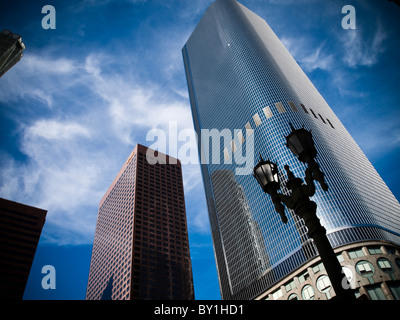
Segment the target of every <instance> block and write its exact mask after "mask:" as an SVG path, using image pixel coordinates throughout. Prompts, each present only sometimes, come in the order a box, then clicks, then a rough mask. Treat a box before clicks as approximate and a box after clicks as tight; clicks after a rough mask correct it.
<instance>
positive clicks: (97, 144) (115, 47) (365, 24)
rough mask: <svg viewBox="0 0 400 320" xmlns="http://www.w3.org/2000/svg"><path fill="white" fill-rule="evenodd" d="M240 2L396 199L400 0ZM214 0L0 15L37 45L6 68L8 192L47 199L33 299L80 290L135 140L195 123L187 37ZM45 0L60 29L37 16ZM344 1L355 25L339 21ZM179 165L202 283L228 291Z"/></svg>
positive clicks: (1, 188)
mask: <svg viewBox="0 0 400 320" xmlns="http://www.w3.org/2000/svg"><path fill="white" fill-rule="evenodd" d="M240 2H241V3H242V4H244V5H245V6H247V7H248V8H249V9H250V10H252V11H254V12H255V13H257V14H258V15H260V16H261V17H263V18H264V19H265V20H266V21H267V22H268V23H269V25H270V26H271V27H272V29H273V30H274V31H275V33H276V34H277V35H278V37H279V38H280V39H281V40H282V42H283V43H284V44H285V46H286V47H287V48H288V49H289V51H290V52H291V53H292V55H293V56H294V57H295V59H296V60H297V61H298V62H299V64H300V66H301V67H302V68H303V70H304V71H305V72H306V73H307V75H308V76H309V77H310V79H311V81H312V82H313V83H314V85H315V86H316V87H317V89H318V90H319V91H320V93H321V94H322V96H323V97H324V98H325V100H326V101H327V102H328V104H329V105H330V106H331V107H332V109H333V110H334V112H336V114H337V115H338V117H339V119H340V120H341V121H342V122H343V124H344V125H345V126H346V127H347V129H348V130H349V132H350V134H351V135H352V136H353V137H354V139H355V141H356V142H357V143H358V144H359V146H360V147H361V149H362V150H363V151H364V152H365V154H366V155H367V157H368V158H369V159H370V161H371V162H372V163H373V165H374V166H375V168H376V169H377V170H378V172H379V173H380V175H381V176H382V178H383V179H384V180H385V182H386V183H387V185H388V186H389V188H390V189H391V190H392V192H393V193H394V195H395V196H396V197H397V198H398V199H399V198H400V186H399V184H398V181H399V180H400V171H399V167H398V165H397V164H398V162H399V160H400V108H399V101H400V94H399V83H400V72H399V70H400V68H399V67H400V38H399V37H398V35H399V34H400V22H399V20H398V16H399V14H400V7H399V6H397V5H395V4H393V3H391V2H388V1H372V0H371V1H322V0H321V1H320V0H305V1H295V0H286V1H285V0H279V1H278V0H242V1H240ZM210 3H212V1H211V0H192V1H183V0H147V1H146V0H98V1H94V0H85V1H36V0H35V1H31V0H14V1H2V10H1V12H0V22H1V24H0V28H6V29H10V30H12V31H13V32H16V33H19V34H21V35H22V38H23V41H24V43H25V45H26V47H27V49H26V50H25V54H24V57H23V58H22V59H21V61H20V62H19V63H18V64H17V65H16V66H14V67H13V68H12V69H11V70H10V71H8V72H7V73H6V74H5V75H4V76H3V77H2V78H0V122H1V126H0V137H1V140H0V196H1V197H3V198H6V199H10V200H13V201H17V202H22V203H26V204H29V205H33V206H37V207H39V208H44V209H47V210H48V214H47V221H46V224H45V226H44V229H43V232H42V236H41V239H40V243H39V246H38V249H37V253H36V257H35V260H34V263H33V266H32V270H31V275H30V278H29V281H28V285H27V289H26V292H25V299H84V297H85V292H86V285H87V276H88V271H89V264H90V256H91V248H92V242H93V237H94V229H95V224H96V217H97V208H98V204H99V201H100V199H101V197H102V196H103V195H104V193H105V191H106V190H107V188H108V186H109V185H110V184H111V182H112V180H113V179H114V177H115V176H116V174H117V173H118V171H119V169H120V168H121V166H122V165H123V163H124V161H125V160H126V159H127V157H128V156H129V154H130V152H131V151H132V150H133V148H134V147H135V145H136V143H142V144H144V145H148V146H150V145H151V144H152V143H153V142H152V141H146V135H147V133H148V132H149V130H151V129H154V128H158V129H162V130H165V131H166V132H168V128H169V124H170V123H171V122H173V123H177V124H178V130H183V129H192V128H193V124H192V119H191V112H190V107H189V100H188V94H187V87H186V79H185V74H184V68H183V62H182V57H181V48H182V47H183V45H184V43H185V42H186V40H187V39H188V37H189V36H190V34H191V32H192V31H193V29H194V28H195V26H196V24H197V23H198V21H199V20H200V18H201V16H202V14H203V13H204V12H205V10H206V8H207V7H208V5H209V4H210ZM47 4H51V5H53V6H54V7H55V9H56V29H55V30H51V29H48V30H44V29H43V28H42V26H41V21H42V18H43V17H44V14H42V13H41V9H42V7H43V6H44V5H47ZM347 4H351V5H353V6H354V7H355V9H356V29H355V30H345V29H343V28H342V26H341V21H342V18H343V17H344V16H345V15H344V14H342V13H341V9H342V7H343V6H344V5H347ZM182 143H183V142H179V143H178V148H179V146H180V145H181V144H182ZM167 147H168V148H167V149H166V150H162V151H165V152H168V153H170V154H174V153H175V154H176V152H177V150H176V148H174V147H173V146H167ZM183 178H184V187H185V198H186V209H187V219H188V227H189V240H190V246H191V257H192V267H193V277H194V286H195V295H196V298H197V299H219V298H220V294H219V286H218V279H217V274H216V267H215V261H214V254H213V249H212V243H211V233H210V227H209V222H208V216H207V209H206V204H205V197H204V191H203V185H202V180H201V175H200V170H199V166H198V165H197V164H187V165H184V168H183ZM44 265H53V266H54V267H55V269H56V289H55V290H50V289H49V290H44V289H42V287H41V279H42V277H43V276H44V275H43V274H41V268H42V267H43V266H44Z"/></svg>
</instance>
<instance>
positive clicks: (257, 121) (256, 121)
mask: <svg viewBox="0 0 400 320" xmlns="http://www.w3.org/2000/svg"><path fill="white" fill-rule="evenodd" d="M253 120H254V123H255V124H256V127H258V126H259V125H260V124H261V119H260V116H259V115H258V113H256V114H255V115H254V116H253Z"/></svg>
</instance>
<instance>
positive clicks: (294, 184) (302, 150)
mask: <svg viewBox="0 0 400 320" xmlns="http://www.w3.org/2000/svg"><path fill="white" fill-rule="evenodd" d="M290 126H291V128H292V132H291V134H290V135H289V136H287V137H286V140H287V147H288V148H289V149H290V150H291V151H292V152H293V154H294V155H295V156H296V157H298V159H299V160H300V161H302V162H306V163H307V165H308V166H307V169H306V171H305V179H304V180H305V182H306V183H305V184H304V183H303V180H302V179H300V178H297V177H295V176H294V174H293V172H292V171H290V168H289V166H288V165H285V166H284V168H285V170H286V174H287V177H288V180H287V181H286V188H287V189H289V191H290V192H291V193H290V195H284V194H281V193H278V190H279V189H280V181H279V177H278V166H277V165H276V164H274V163H273V162H271V161H269V160H267V161H265V160H263V158H262V157H261V155H260V162H259V163H258V164H257V165H256V166H255V167H254V170H253V174H254V177H255V178H256V180H257V182H258V183H259V184H260V186H261V188H262V189H263V191H264V192H266V193H268V194H269V195H271V200H272V202H273V203H274V205H275V210H276V211H277V212H278V213H279V215H280V216H281V219H282V222H283V223H287V217H286V216H285V207H284V206H283V204H285V205H286V207H288V208H289V209H293V210H294V212H295V214H297V215H298V216H300V217H301V218H302V219H303V220H304V223H305V225H306V227H307V229H308V235H309V237H310V238H312V239H313V240H314V243H315V245H316V247H317V249H318V253H319V255H320V257H321V260H322V262H323V264H324V266H325V269H326V272H327V274H328V277H329V279H330V281H331V283H332V287H333V289H334V290H335V293H336V297H337V299H343V300H354V299H355V297H354V295H353V293H352V292H351V290H346V289H344V287H343V284H342V282H343V281H346V280H345V277H344V274H343V273H342V267H341V265H340V263H339V261H338V260H337V258H336V254H335V252H334V251H333V249H332V246H331V244H330V243H329V241H328V238H327V236H326V230H325V228H324V227H323V226H321V223H320V221H319V218H318V217H317V204H316V203H315V202H314V201H311V200H310V197H312V196H313V195H314V194H315V185H314V180H317V181H318V182H319V183H320V185H321V187H322V189H323V190H325V191H327V190H328V186H327V185H326V183H325V181H324V175H323V173H322V172H321V170H320V169H319V166H318V164H317V163H316V161H315V156H316V155H317V151H316V149H315V146H314V142H313V140H312V135H311V132H309V131H307V130H305V129H304V128H303V129H298V130H296V129H294V128H293V126H292V124H290ZM282 203H283V204H282ZM347 288H348V286H347Z"/></svg>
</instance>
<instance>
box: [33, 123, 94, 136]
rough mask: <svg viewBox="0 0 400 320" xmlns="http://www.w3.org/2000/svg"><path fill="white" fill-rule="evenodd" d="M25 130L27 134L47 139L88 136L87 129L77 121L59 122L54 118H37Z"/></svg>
mask: <svg viewBox="0 0 400 320" xmlns="http://www.w3.org/2000/svg"><path fill="white" fill-rule="evenodd" d="M26 131H27V134H28V135H33V136H37V137H42V138H45V139H49V140H51V139H56V140H69V139H72V138H74V137H76V136H83V137H87V138H88V137H90V133H89V130H88V129H87V128H86V127H84V126H82V125H80V124H78V123H73V122H70V123H61V122H58V121H55V120H39V121H37V122H36V123H35V124H34V125H33V126H32V127H30V128H28V130H26Z"/></svg>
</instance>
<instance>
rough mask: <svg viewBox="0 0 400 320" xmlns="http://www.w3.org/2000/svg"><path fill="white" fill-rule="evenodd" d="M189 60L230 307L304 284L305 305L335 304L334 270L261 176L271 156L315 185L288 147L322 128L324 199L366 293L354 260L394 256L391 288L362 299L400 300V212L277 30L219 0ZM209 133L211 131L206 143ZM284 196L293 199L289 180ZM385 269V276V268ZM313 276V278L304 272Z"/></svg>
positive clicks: (334, 233)
mask: <svg viewBox="0 0 400 320" xmlns="http://www.w3.org/2000/svg"><path fill="white" fill-rule="evenodd" d="M182 54H183V60H184V65H185V71H186V78H187V83H188V89H189V97H190V104H191V108H192V114H193V121H194V127H195V130H196V132H197V134H198V136H199V141H198V142H199V153H200V158H201V159H202V165H201V168H202V175H203V181H204V186H205V193H206V198H207V205H208V211H209V218H210V223H211V229H212V239H213V244H214V252H215V257H216V263H217V270H218V276H219V282H220V290H221V295H222V298H223V299H260V298H273V299H275V298H280V297H283V296H285V297H286V296H289V294H290V292H292V293H293V292H295V288H296V287H297V288H298V289H299V291H298V292H299V294H296V297H297V298H299V299H301V298H302V299H309V298H310V299H311V298H316V299H317V296H318V294H319V295H321V296H322V295H325V296H324V297H325V298H330V297H331V296H332V293H330V291H329V281H327V280H326V276H325V278H321V277H320V278H318V284H316V281H317V278H316V275H317V274H318V272H319V271H320V270H323V269H324V268H323V266H321V264H320V261H319V260H318V252H317V250H316V248H315V246H314V244H313V242H312V240H311V239H309V238H308V236H307V230H306V227H305V225H304V222H303V221H302V220H301V219H300V218H298V217H297V216H295V215H294V213H293V212H291V211H290V210H288V209H286V214H287V215H288V217H289V221H288V223H287V224H283V223H282V221H281V218H280V216H279V214H278V213H277V212H276V211H275V208H274V205H273V203H272V201H271V199H270V197H269V196H268V195H265V194H264V193H263V192H262V190H261V188H260V186H259V185H258V184H257V182H256V180H255V178H254V177H253V176H252V169H253V167H254V165H255V162H256V161H257V160H258V155H259V154H261V155H262V156H263V158H264V159H267V158H269V159H270V160H271V161H273V162H275V163H277V164H278V166H279V170H280V171H279V175H280V178H281V181H283V182H284V181H285V180H286V179H287V178H286V174H285V171H284V170H283V165H284V164H288V165H290V168H291V170H292V171H293V173H294V174H295V175H296V176H297V177H303V176H304V170H305V165H304V164H302V163H300V162H299V161H298V160H297V159H296V158H295V157H294V156H293V155H292V153H291V152H290V150H289V149H288V148H287V147H286V145H285V141H286V140H285V136H287V135H288V134H289V133H290V132H291V129H290V125H289V122H291V123H292V124H293V126H294V127H295V128H300V127H303V126H304V127H305V128H306V129H308V130H312V134H313V138H314V141H315V144H316V148H317V151H318V155H317V159H316V160H317V162H318V163H319V165H320V167H321V170H322V171H323V172H324V174H325V180H326V182H327V184H328V185H329V191H328V192H324V191H322V189H321V188H320V186H319V185H317V186H316V194H315V196H314V197H313V200H314V201H315V202H316V203H317V205H318V211H317V214H318V217H319V218H320V220H321V224H322V225H323V226H324V227H325V228H326V229H327V235H328V239H329V241H330V242H331V244H332V246H333V248H334V249H335V251H336V252H337V254H338V259H339V261H341V262H342V265H343V263H347V265H348V267H349V268H350V267H354V270H353V271H354V276H358V277H360V278H361V280H360V283H361V284H363V283H364V282H363V281H364V280H365V281H367V280H368V279H369V278H367V277H366V275H367V274H368V272H367V273H366V271H365V270H366V269H365V266H366V265H365V264H364V265H363V264H359V263H360V262H361V261H359V260H354V259H353V258H354V257H355V258H359V257H361V256H355V255H354V252H356V251H357V250H359V251H360V250H361V251H360V252H362V253H363V254H364V255H365V257H367V256H369V253H370V252H375V251H368V250H369V249H371V248H378V250H380V251H379V252H381V253H382V257H381V258H382V259H386V256H385V255H387V256H388V257H389V258H390V259H392V260H390V259H389V260H390V261H389V260H388V261H389V262H388V263H389V264H390V265H391V266H392V267H393V268H392V271H393V273H392V274H391V278H388V280H387V281H388V283H387V286H386V287H384V288H383V287H382V288H383V289H381V288H380V287H379V288H377V291H376V292H375V291H374V290H375V289H374V288H371V287H368V286H367V287H366V289H365V290H364V289H362V290H361V289H360V288H361V287H360V285H354V286H353V289H357V290H358V293H356V294H357V295H361V294H363V293H364V292H365V293H366V295H367V296H368V297H369V298H371V297H373V296H374V297H378V296H380V295H381V292H380V291H379V290H383V291H382V292H383V295H384V296H385V297H389V293H390V292H392V293H391V294H392V295H391V297H395V296H396V294H395V293H393V292H399V288H400V287H399V284H398V282H395V280H396V279H397V281H398V279H400V276H399V268H400V258H398V257H397V256H398V254H399V251H398V245H399V244H400V205H399V203H398V201H397V200H396V198H395V197H394V196H393V194H392V193H391V191H390V190H389V189H388V187H387V186H386V184H385V183H384V181H383V180H382V179H381V177H380V176H379V174H378V173H377V172H376V170H375V169H374V167H373V166H372V165H371V163H370V162H369V161H368V159H367V158H366V156H365V155H364V154H363V152H362V151H361V149H360V148H359V147H358V145H357V144H356V142H355V141H354V140H353V138H352V137H351V136H350V134H349V133H348V132H347V130H346V128H345V127H344V126H343V125H342V123H341V122H340V120H339V119H338V117H337V116H336V115H335V113H334V112H333V111H332V109H331V108H330V107H329V105H328V104H327V103H326V101H325V100H324V99H323V97H322V96H321V95H320V94H319V92H318V91H317V90H316V88H315V87H314V85H313V84H312V83H311V81H310V80H309V79H308V77H307V76H306V75H305V73H304V72H303V71H302V69H301V68H300V67H299V65H298V64H297V63H296V61H295V60H294V59H293V57H292V56H291V55H290V53H289V52H288V50H287V49H286V48H285V47H284V45H283V44H282V43H281V41H280V40H279V39H278V38H277V36H276V35H275V33H274V32H273V31H272V30H271V28H270V27H269V26H268V24H267V23H266V22H265V21H264V20H263V19H262V18H260V17H259V16H257V15H256V14H255V13H253V12H251V11H250V10H249V9H247V8H246V7H244V6H243V5H241V4H240V3H239V2H237V1H235V0H217V1H215V2H214V3H213V4H211V5H210V7H209V8H208V9H207V11H206V13H205V14H204V16H203V17H202V19H201V20H200V22H199V24H198V25H197V27H196V29H195V30H194V31H193V33H192V34H191V36H190V38H189V39H188V41H187V43H186V44H185V46H184V47H183V49H182ZM205 130H206V132H207V133H208V134H207V135H204V134H203V135H202V133H203V132H204V131H205ZM222 138H223V139H222ZM217 142H218V143H219V147H218V143H217ZM215 146H217V147H215ZM249 146H250V147H249ZM246 148H247V149H246ZM216 151H217V153H218V154H217V155H216V154H215V152H216ZM246 152H247V153H250V154H246ZM211 154H212V156H211ZM238 154H239V155H242V156H243V157H246V158H249V157H250V158H251V166H248V168H247V169H248V170H247V171H246V170H243V169H244V166H245V165H248V163H247V162H246V164H244V162H243V161H241V162H240V161H237V159H240V157H237V155H238ZM243 157H242V158H243ZM238 169H242V171H241V172H240V171H239V170H238ZM281 192H283V193H287V192H288V190H287V189H286V188H285V187H284V183H282V186H281ZM385 245H386V246H389V247H385ZM363 246H364V247H363ZM371 246H372V247H371ZM345 249H346V251H344V250H345ZM386 249H387V250H386ZM371 250H373V249H371ZM342 251H343V252H342ZM353 251H354V252H353ZM350 252H351V253H350ZM371 257H372V254H371ZM352 259H353V260H352ZM371 259H372V258H371ZM396 259H397V260H396ZM364 260H365V261H367V260H368V259H367V258H364ZM364 260H363V261H364ZM314 262H315V263H314ZM311 263H314V264H313V265H312V264H311ZM374 263H376V266H377V267H376V269H377V271H376V272H375V273H374V276H377V275H378V267H380V266H381V265H382V266H383V263H381V265H379V264H378V262H377V261H375V262H374ZM307 268H308V269H309V270H311V273H310V274H304V272H307ZM310 268H311V269H310ZM382 268H383V267H382ZM382 268H381V269H382ZM350 269H351V268H350ZM313 270H314V271H315V279H314V273H312V272H313ZM300 271H301V272H303V271H304V272H303V273H302V274H300V273H299V272H300ZM381 271H382V272H384V269H382V270H381ZM386 271H387V270H386ZM296 272H297V273H298V274H296ZM350 272H351V270H350ZM295 274H296V275H298V276H296V277H294V275H295ZM320 274H322V273H320ZM385 274H388V273H385ZM371 279H372V278H371ZM312 280H313V281H314V280H315V281H314V283H312V282H311V281H312ZM284 281H286V282H284ZM365 283H366V285H369V286H370V285H372V284H371V282H369V283H368V282H365ZM372 283H374V281H372ZM385 285H386V284H385ZM392 288H394V289H393V290H394V291H393V290H392ZM396 288H397V289H396ZM386 289H387V290H386ZM271 290H275V291H271ZM279 290H280V291H279ZM291 290H293V291H291ZM317 290H319V291H318V292H319V293H318V294H317V293H316V292H317ZM363 290H364V291H363ZM371 290H372V291H371ZM385 290H386V291H388V290H389V291H390V290H392V291H390V292H389V291H388V292H389V293H387V292H386V291H385ZM396 290H397V291H396ZM370 292H371V293H370ZM367 293H368V294H367ZM386 293H387V294H386ZM293 294H294V293H293ZM298 295H300V296H298ZM292 297H294V296H293V295H292ZM318 297H319V296H318Z"/></svg>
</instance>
